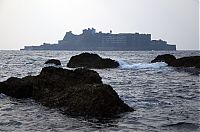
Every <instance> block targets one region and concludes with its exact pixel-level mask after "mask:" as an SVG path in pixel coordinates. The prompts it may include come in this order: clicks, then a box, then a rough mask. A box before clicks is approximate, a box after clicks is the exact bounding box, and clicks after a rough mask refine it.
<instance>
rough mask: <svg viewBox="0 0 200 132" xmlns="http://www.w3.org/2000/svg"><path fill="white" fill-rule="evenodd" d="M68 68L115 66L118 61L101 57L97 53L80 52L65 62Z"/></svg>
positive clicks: (117, 64)
mask: <svg viewBox="0 0 200 132" xmlns="http://www.w3.org/2000/svg"><path fill="white" fill-rule="evenodd" d="M67 66H68V67H70V68H77V67H85V68H97V69H103V68H117V67H118V66H119V63H118V62H116V61H115V60H112V59H103V58H101V57H100V56H99V55H97V54H92V53H82V54H80V55H76V56H72V57H71V58H70V60H69V63H68V64H67Z"/></svg>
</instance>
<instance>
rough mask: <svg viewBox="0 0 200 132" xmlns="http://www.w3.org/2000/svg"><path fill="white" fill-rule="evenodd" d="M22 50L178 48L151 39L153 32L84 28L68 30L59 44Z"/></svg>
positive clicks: (26, 47) (27, 47)
mask: <svg viewBox="0 0 200 132" xmlns="http://www.w3.org/2000/svg"><path fill="white" fill-rule="evenodd" d="M22 50H78V51H82V50H97V51H141V50H176V45H169V44H167V42H166V41H163V40H151V34H139V33H119V34H113V33H112V30H110V33H102V32H98V33H97V32H96V30H95V29H94V28H91V29H90V28H88V29H84V30H83V32H82V34H80V35H75V34H73V33H72V31H69V32H66V34H65V36H64V38H63V39H62V40H59V41H58V44H48V43H44V44H43V45H41V46H25V47H24V49H22Z"/></svg>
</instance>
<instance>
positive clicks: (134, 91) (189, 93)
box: [0, 51, 200, 132]
mask: <svg viewBox="0 0 200 132" xmlns="http://www.w3.org/2000/svg"><path fill="white" fill-rule="evenodd" d="M82 52H83V51H0V82H2V81H5V80H6V79H8V78H9V77H19V78H21V77H24V76H27V75H38V74H39V73H40V71H41V69H42V68H43V67H44V62H45V61H47V60H48V59H52V58H54V59H59V60H60V61H61V62H62V67H63V68H67V67H66V65H67V63H68V61H69V59H70V57H71V56H73V55H77V54H80V53H82ZM89 52H92V53H97V54H99V55H100V56H101V57H104V58H111V59H114V60H117V61H118V62H119V63H120V66H119V67H118V68H115V69H93V70H95V71H97V72H98V73H99V74H100V76H101V77H102V80H103V82H104V83H105V84H109V85H111V86H112V87H113V89H114V90H115V91H116V92H117V93H118V95H119V96H120V98H121V99H122V100H123V101H124V102H125V103H127V104H128V105H129V106H131V107H133V108H134V109H135V111H134V112H128V113H122V114H120V115H118V116H117V117H116V118H104V119H96V118H85V117H71V116H69V115H64V114H62V112H61V111H59V110H58V109H50V108H48V107H44V106H42V105H41V104H39V103H37V102H35V101H34V100H32V99H15V98H11V97H9V96H6V95H4V94H0V131H1V132H11V131H17V132H23V131H28V132H35V131H41V132H46V131H47V132H54V131H55V132H66V131H105V132H106V131H124V132H129V131H130V132H199V131H200V77H199V75H200V74H199V73H200V72H199V71H198V70H197V69H195V68H173V67H169V66H167V64H166V63H164V62H159V63H153V64H152V63H150V62H151V60H153V59H154V58H155V57H156V56H157V55H161V54H173V55H175V56H176V57H177V58H179V57H184V56H196V55H198V56H199V55H200V51H89Z"/></svg>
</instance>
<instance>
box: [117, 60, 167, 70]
mask: <svg viewBox="0 0 200 132" xmlns="http://www.w3.org/2000/svg"><path fill="white" fill-rule="evenodd" d="M118 62H119V65H120V66H119V67H120V69H160V68H162V67H166V66H167V64H166V63H165V62H156V63H132V64H130V63H127V62H125V61H118Z"/></svg>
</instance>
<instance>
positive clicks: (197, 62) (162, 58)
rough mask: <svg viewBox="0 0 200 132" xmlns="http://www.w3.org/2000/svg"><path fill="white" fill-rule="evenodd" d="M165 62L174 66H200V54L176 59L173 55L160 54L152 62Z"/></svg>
mask: <svg viewBox="0 0 200 132" xmlns="http://www.w3.org/2000/svg"><path fill="white" fill-rule="evenodd" d="M155 62H165V63H167V64H168V65H169V66H173V67H195V68H199V67H200V56H189V57H182V58H178V59H176V58H175V57H174V56H173V55H170V54H165V55H158V56H157V57H156V58H155V59H154V60H152V61H151V63H155Z"/></svg>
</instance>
